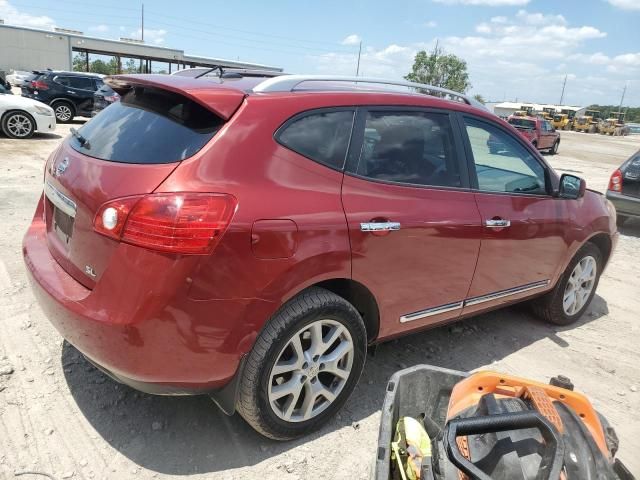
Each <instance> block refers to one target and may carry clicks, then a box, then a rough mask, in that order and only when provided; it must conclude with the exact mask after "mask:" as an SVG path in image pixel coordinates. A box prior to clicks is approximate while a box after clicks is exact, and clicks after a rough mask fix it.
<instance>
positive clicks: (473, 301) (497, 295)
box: [464, 280, 551, 307]
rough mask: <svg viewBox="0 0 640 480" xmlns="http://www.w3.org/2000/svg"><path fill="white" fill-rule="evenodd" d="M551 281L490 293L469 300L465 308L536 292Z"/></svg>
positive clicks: (465, 303) (466, 301)
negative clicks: (532, 291) (530, 291)
mask: <svg viewBox="0 0 640 480" xmlns="http://www.w3.org/2000/svg"><path fill="white" fill-rule="evenodd" d="M550 281H551V280H542V281H540V282H533V283H527V284H526V285H522V286H520V287H514V288H508V289H506V290H500V291H498V292H494V293H488V294H487V295H481V296H479V297H472V298H467V299H466V300H465V301H464V306H465V307H469V306H471V305H478V304H480V303H484V302H490V301H492V300H498V299H499V298H504V297H508V296H511V295H517V294H518V293H524V292H528V291H529V290H536V289H538V288H542V287H546V286H547V285H549V282H550Z"/></svg>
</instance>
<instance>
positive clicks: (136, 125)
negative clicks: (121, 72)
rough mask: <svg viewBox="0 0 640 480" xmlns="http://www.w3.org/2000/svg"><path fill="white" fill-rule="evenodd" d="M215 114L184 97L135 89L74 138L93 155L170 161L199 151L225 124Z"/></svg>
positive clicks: (79, 147) (115, 159) (127, 160)
mask: <svg viewBox="0 0 640 480" xmlns="http://www.w3.org/2000/svg"><path fill="white" fill-rule="evenodd" d="M223 123H224V122H223V121H222V119H220V118H219V117H218V116H217V115H215V114H214V113H213V112H211V111H209V110H207V109H206V108H204V107H203V106H202V105H200V104H198V103H196V102H194V101H192V100H189V99H187V98H185V97H183V96H181V95H178V94H175V93H172V92H167V91H166V90H160V89H157V88H150V87H134V88H132V89H131V90H130V91H129V92H127V93H126V94H125V95H124V96H123V97H122V99H121V101H120V102H116V103H114V104H112V105H111V106H109V107H107V108H105V109H104V110H103V111H101V112H100V113H99V114H98V115H97V116H96V117H94V118H93V119H92V120H90V121H89V122H87V123H86V124H85V125H84V126H83V127H82V128H80V129H79V131H78V134H79V135H75V136H73V137H71V139H70V140H69V141H70V143H71V146H72V147H73V148H74V149H75V150H77V151H79V152H81V153H83V154H85V155H89V156H91V157H95V158H99V159H101V160H108V161H112V162H122V163H145V164H157V163H171V162H177V161H181V160H184V159H185V158H189V157H191V156H192V155H194V154H195V153H196V152H198V151H199V150H200V149H201V148H202V147H203V146H204V145H205V144H206V143H207V142H208V141H209V140H211V138H212V137H213V136H214V135H215V134H216V132H217V131H218V130H219V129H220V127H221V126H222V125H223Z"/></svg>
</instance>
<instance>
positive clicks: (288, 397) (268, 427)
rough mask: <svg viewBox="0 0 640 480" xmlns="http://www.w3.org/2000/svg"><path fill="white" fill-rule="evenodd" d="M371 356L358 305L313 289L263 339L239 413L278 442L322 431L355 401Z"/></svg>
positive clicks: (251, 359)
mask: <svg viewBox="0 0 640 480" xmlns="http://www.w3.org/2000/svg"><path fill="white" fill-rule="evenodd" d="M366 351H367V334H366V330H365V327H364V323H363V321H362V317H361V316H360V314H359V313H358V311H357V310H356V309H355V308H354V306H353V305H351V304H350V303H349V302H347V301H346V300H345V299H344V298H342V297H339V296H338V295H335V294H334V293H332V292H329V291H328V290H325V289H322V288H317V287H314V288H310V289H308V290H306V291H304V292H302V293H301V294H299V295H298V296H296V297H294V298H293V299H292V300H290V301H289V302H287V303H286V304H285V305H284V306H283V307H281V308H280V310H279V311H278V312H277V313H276V314H275V316H274V317H273V318H271V320H269V322H268V323H267V325H265V327H264V329H263V330H262V332H261V333H260V335H259V336H258V339H257V340H256V343H255V345H254V347H253V349H252V350H251V352H250V353H249V356H248V358H247V361H246V364H245V367H244V369H243V372H242V377H241V380H240V388H239V396H238V401H237V405H236V408H237V411H238V413H240V415H242V417H243V418H244V419H245V420H246V421H247V423H249V425H251V426H252V427H253V428H254V429H255V430H257V431H258V432H260V433H261V434H263V435H265V436H267V437H269V438H272V439H274V440H290V439H293V438H297V437H300V436H303V435H306V434H308V433H310V432H312V431H314V430H317V429H318V428H320V427H321V426H322V425H324V424H325V423H326V422H327V421H328V419H329V418H331V417H332V416H333V415H334V414H335V413H336V412H337V411H338V410H339V409H340V408H341V407H342V405H343V404H344V402H345V401H346V400H347V398H349V395H350V394H351V392H352V391H353V389H354V388H355V386H356V384H357V382H358V379H359V378H360V374H361V373H362V370H363V368H364V362H365V357H366Z"/></svg>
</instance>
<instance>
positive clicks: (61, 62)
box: [0, 28, 71, 73]
mask: <svg viewBox="0 0 640 480" xmlns="http://www.w3.org/2000/svg"><path fill="white" fill-rule="evenodd" d="M69 50H70V48H69V39H68V37H67V36H66V35H60V34H56V33H54V32H50V33H45V32H39V31H31V30H22V29H17V28H0V70H4V71H6V72H7V73H9V70H11V69H14V70H27V71H29V70H39V69H44V68H51V69H56V70H70V69H71V56H70V51H69Z"/></svg>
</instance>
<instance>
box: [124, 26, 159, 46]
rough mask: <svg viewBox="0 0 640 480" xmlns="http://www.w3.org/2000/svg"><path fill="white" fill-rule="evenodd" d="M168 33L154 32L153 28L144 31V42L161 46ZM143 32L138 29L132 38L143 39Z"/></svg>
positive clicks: (132, 33)
mask: <svg viewBox="0 0 640 480" xmlns="http://www.w3.org/2000/svg"><path fill="white" fill-rule="evenodd" d="M167 33H168V32H167V31H166V30H163V29H158V30H154V29H152V28H145V29H144V41H145V43H154V44H156V45H161V44H163V43H164V37H165V36H166V35H167ZM141 37H142V30H141V29H137V30H135V31H133V32H131V38H141Z"/></svg>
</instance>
